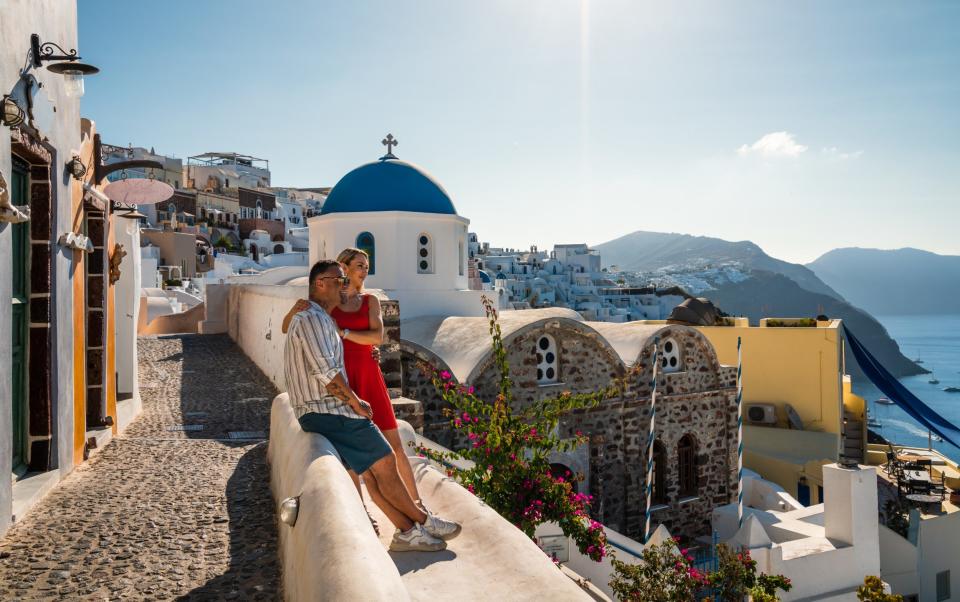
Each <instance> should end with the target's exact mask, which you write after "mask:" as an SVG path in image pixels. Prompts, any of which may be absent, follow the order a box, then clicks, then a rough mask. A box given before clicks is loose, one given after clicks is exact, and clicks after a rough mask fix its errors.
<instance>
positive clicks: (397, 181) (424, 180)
mask: <svg viewBox="0 0 960 602" xmlns="http://www.w3.org/2000/svg"><path fill="white" fill-rule="evenodd" d="M355 211H413V212H418V213H448V214H453V215H456V213H457V210H456V209H455V208H454V207H453V201H451V200H450V195H448V194H447V191H446V190H444V189H443V186H441V185H440V183H439V182H437V181H436V180H435V179H434V178H433V176H431V175H430V174H428V173H427V172H426V171H424V170H423V169H421V168H420V167H417V166H416V165H413V164H411V163H407V162H406V161H400V160H399V159H395V158H392V157H391V158H383V159H380V160H379V161H374V162H372V163H367V164H366V165H361V166H360V167H358V168H356V169H354V170H353V171H351V172H350V173H348V174H347V175H345V176H343V177H342V178H340V181H339V182H337V185H336V186H334V187H333V190H331V191H330V194H329V195H328V196H327V200H326V201H325V202H324V203H323V209H321V211H320V215H326V214H328V213H350V212H355Z"/></svg>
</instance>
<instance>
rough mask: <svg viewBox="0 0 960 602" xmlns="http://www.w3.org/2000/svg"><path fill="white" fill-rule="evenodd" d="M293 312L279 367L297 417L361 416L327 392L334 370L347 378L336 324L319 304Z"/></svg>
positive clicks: (344, 379)
mask: <svg viewBox="0 0 960 602" xmlns="http://www.w3.org/2000/svg"><path fill="white" fill-rule="evenodd" d="M310 306H311V307H310V309H306V310H304V311H301V312H299V313H297V314H296V315H295V316H294V317H293V319H292V320H291V321H290V328H289V330H288V331H287V340H286V343H285V345H284V349H283V365H284V366H283V369H284V376H285V378H286V381H287V392H288V393H289V394H290V404H291V405H293V410H294V412H295V413H296V415H297V417H298V418H299V417H300V416H303V415H304V414H306V413H308V412H319V413H321V414H338V415H340V416H346V417H348V418H363V416H361V415H360V414H358V413H357V412H356V411H354V409H353V408H351V407H350V405H349V404H348V403H347V402H346V401H343V400H340V399H337V398H336V397H334V396H333V395H330V394H329V393H327V385H328V384H329V383H330V381H331V380H333V379H334V378H335V377H336V376H337V374H340V375H342V376H343V382H347V373H346V371H345V370H344V368H343V342H342V341H341V340H340V335H339V334H338V333H337V324H336V323H335V322H334V321H333V318H331V317H330V315H329V314H327V312H326V311H324V310H323V308H322V307H320V305H318V304H317V303H314V302H313V301H311V302H310Z"/></svg>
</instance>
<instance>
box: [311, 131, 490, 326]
mask: <svg viewBox="0 0 960 602" xmlns="http://www.w3.org/2000/svg"><path fill="white" fill-rule="evenodd" d="M388 151H389V148H388ZM469 224H470V220H468V219H467V218H465V217H462V216H460V215H458V214H457V211H456V209H455V208H454V205H453V201H452V200H451V198H450V195H449V194H448V193H447V191H446V190H444V188H443V186H442V185H441V184H440V183H439V182H438V181H437V180H436V179H434V178H433V176H431V175H430V174H428V173H427V172H426V171H425V170H424V169H422V168H420V167H418V166H416V165H413V164H411V163H407V162H406V161H401V160H400V159H398V158H397V157H396V156H394V155H393V154H392V153H391V152H388V153H387V154H386V155H384V156H383V157H381V158H380V159H379V160H377V161H374V162H372V163H367V164H365V165H361V166H360V167H358V168H356V169H354V170H353V171H351V172H350V173H348V174H347V175H345V176H343V178H341V179H340V181H339V182H338V183H337V185H336V186H334V187H333V189H332V190H331V191H330V195H329V196H328V197H327V199H326V201H325V202H324V205H323V209H322V210H321V213H320V215H319V216H317V217H313V218H310V219H309V220H308V225H309V228H310V236H309V238H310V263H311V264H312V263H314V262H315V261H317V260H319V259H323V258H336V256H337V254H338V253H339V252H340V251H341V250H343V249H345V248H347V247H356V248H359V249H363V250H364V251H366V252H367V253H368V254H369V255H370V275H369V277H368V278H367V286H369V287H371V288H378V289H382V290H383V291H384V292H385V293H386V294H387V295H388V296H389V297H390V298H391V299H396V300H398V301H399V302H400V306H401V307H403V308H404V317H409V318H412V317H416V316H418V315H448V316H449V315H460V316H479V315H483V306H482V304H481V296H482V295H483V294H484V292H483V291H477V290H470V288H469V286H468V277H467V226H468V225H469ZM487 294H488V295H490V293H489V292H488V293H487ZM493 297H494V298H495V300H496V301H497V302H498V303H499V301H498V299H496V297H498V295H496V294H494V295H493Z"/></svg>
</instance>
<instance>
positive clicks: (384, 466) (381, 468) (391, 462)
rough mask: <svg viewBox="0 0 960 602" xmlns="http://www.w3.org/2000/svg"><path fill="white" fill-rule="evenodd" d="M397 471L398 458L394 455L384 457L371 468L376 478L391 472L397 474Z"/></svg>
mask: <svg viewBox="0 0 960 602" xmlns="http://www.w3.org/2000/svg"><path fill="white" fill-rule="evenodd" d="M396 470H397V457H396V456H394V455H393V454H392V453H390V454H386V455H384V456H383V457H382V458H380V459H379V460H377V461H376V462H374V463H373V465H372V466H370V472H372V473H373V474H374V477H376V476H378V475H383V474H386V473H388V472H389V471H394V472H396Z"/></svg>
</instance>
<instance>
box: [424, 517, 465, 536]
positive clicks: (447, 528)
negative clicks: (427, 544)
mask: <svg viewBox="0 0 960 602" xmlns="http://www.w3.org/2000/svg"><path fill="white" fill-rule="evenodd" d="M423 530H424V531H426V532H427V533H429V534H430V535H433V536H434V537H439V538H440V539H443V540H447V539H453V538H454V537H456V536H457V535H459V534H460V523H455V522H453V521H452V520H447V519H445V518H440V517H439V516H437V515H436V514H433V513H432V512H427V520H426V521H424V523H423Z"/></svg>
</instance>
